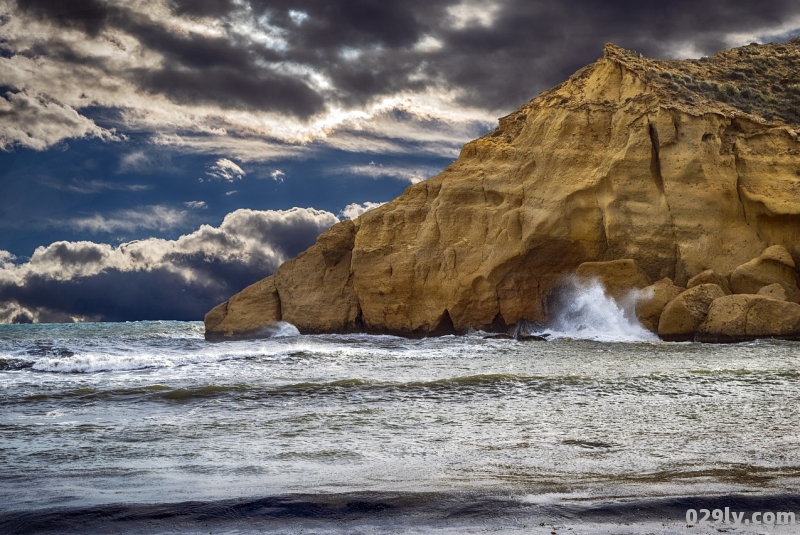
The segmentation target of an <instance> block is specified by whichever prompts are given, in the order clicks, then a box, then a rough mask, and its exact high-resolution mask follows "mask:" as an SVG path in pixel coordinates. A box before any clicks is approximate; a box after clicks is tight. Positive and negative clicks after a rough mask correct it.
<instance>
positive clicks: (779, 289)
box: [757, 282, 786, 301]
mask: <svg viewBox="0 0 800 535" xmlns="http://www.w3.org/2000/svg"><path fill="white" fill-rule="evenodd" d="M757 295H764V296H766V297H771V298H773V299H777V300H778V301H786V290H785V289H784V288H783V286H781V285H780V284H778V283H777V282H776V283H775V284H770V285H769V286H764V287H763V288H761V289H760V290H759V291H758V294H757Z"/></svg>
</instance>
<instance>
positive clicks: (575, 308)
mask: <svg viewBox="0 0 800 535" xmlns="http://www.w3.org/2000/svg"><path fill="white" fill-rule="evenodd" d="M559 297H560V299H559V303H560V305H559V309H558V310H557V311H556V313H555V319H554V321H553V322H552V324H551V325H550V329H548V330H547V332H549V333H550V335H551V336H552V337H553V338H575V339H582V340H597V341H600V342H642V341H651V340H658V336H656V335H655V334H653V333H651V332H650V331H648V330H647V329H645V328H644V327H642V325H641V324H640V323H639V320H638V319H637V318H636V314H635V312H634V310H635V306H636V300H637V299H639V298H641V297H642V296H641V294H640V293H639V292H637V291H635V290H634V291H632V292H631V293H629V294H628V295H627V296H625V297H624V298H623V299H621V300H620V302H617V301H615V300H614V299H613V298H611V297H610V296H608V295H607V294H606V291H605V288H603V285H602V284H601V283H600V282H598V281H597V280H580V279H577V278H573V279H570V280H569V281H567V284H566V285H565V286H564V288H563V289H562V293H561V295H560V296H559Z"/></svg>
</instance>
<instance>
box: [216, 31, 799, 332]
mask: <svg viewBox="0 0 800 535" xmlns="http://www.w3.org/2000/svg"><path fill="white" fill-rule="evenodd" d="M797 60H800V41H797V40H795V41H791V42H789V43H783V44H780V45H763V46H750V47H744V48H742V49H735V50H731V51H725V52H722V53H720V54H718V55H717V56H714V57H713V58H704V59H701V60H687V61H656V60H651V59H647V58H642V57H641V56H640V55H638V54H635V53H633V52H629V51H625V50H622V49H620V48H618V47H616V46H613V45H607V46H606V49H605V54H604V56H603V57H602V58H601V59H599V60H598V61H597V62H596V63H593V64H592V65H589V66H588V67H586V68H584V69H582V70H580V71H578V72H577V73H576V74H575V75H573V76H572V77H571V78H570V79H569V80H567V81H566V82H564V83H563V84H561V85H559V86H557V87H555V88H553V89H551V90H548V91H545V92H544V93H542V94H541V95H539V96H538V97H537V98H535V99H534V100H532V101H531V102H529V103H528V104H525V105H524V106H522V107H521V108H520V109H519V110H517V111H516V112H514V113H512V114H511V115H508V116H506V117H504V118H502V119H500V125H499V127H498V128H497V129H496V130H495V131H494V132H492V133H490V134H488V135H486V136H484V137H482V138H480V139H477V140H475V141H472V142H470V143H467V144H466V145H465V146H464V148H463V150H462V151H461V155H460V157H459V158H458V160H457V161H455V162H454V163H453V164H452V165H450V166H449V167H448V168H447V169H445V170H444V171H443V172H442V173H441V174H439V175H437V176H435V177H433V178H430V179H428V180H426V181H424V182H421V183H419V184H415V185H413V186H411V187H409V188H408V189H407V190H406V192H405V193H404V194H403V195H401V196H400V197H398V198H397V199H395V200H394V201H392V202H389V203H387V204H385V205H383V206H381V207H379V208H377V209H374V210H372V211H370V212H367V213H365V214H364V215H362V216H361V217H360V218H358V219H356V220H355V221H345V222H342V223H339V224H337V225H335V226H333V227H332V228H331V229H330V230H328V231H327V232H325V233H324V234H322V235H321V236H320V237H319V239H318V240H317V243H316V244H315V245H314V246H312V247H311V248H309V249H308V250H307V251H305V252H304V253H302V254H300V255H299V256H297V257H296V258H294V259H292V260H289V261H288V262H286V263H284V264H283V265H282V266H281V267H280V268H279V269H278V271H277V272H276V273H275V274H274V275H273V276H272V277H268V278H267V279H265V280H263V281H261V282H259V283H257V284H255V285H253V286H250V287H248V288H246V289H244V290H243V291H242V292H240V293H239V294H237V295H236V296H234V297H232V298H231V299H230V300H229V301H228V302H227V303H223V304H221V305H219V306H218V307H216V308H214V309H213V310H212V311H211V312H209V314H208V315H207V316H206V333H207V336H208V337H209V338H211V339H226V338H231V337H239V336H248V335H257V333H258V332H260V329H263V328H266V327H268V326H269V325H271V324H273V323H274V322H276V321H287V322H290V323H292V324H294V325H295V326H297V328H298V329H299V330H300V331H301V332H304V333H323V332H325V333H328V332H353V331H367V332H372V333H394V334H401V335H410V336H414V335H434V334H445V333H453V332H463V331H466V330H467V329H470V328H474V329H485V330H493V331H501V330H505V329H507V328H508V327H509V326H512V325H514V324H515V323H516V322H517V321H518V320H520V319H529V320H537V321H547V319H548V316H550V315H551V313H552V310H550V307H551V305H552V302H553V301H552V299H551V297H552V295H553V294H554V292H555V291H556V289H557V288H558V286H559V284H560V283H561V281H562V280H563V278H564V276H565V275H566V274H570V273H574V272H575V271H576V269H577V268H578V266H580V265H581V264H582V263H584V262H603V261H612V260H618V259H619V260H621V259H627V260H630V261H634V262H635V264H636V266H638V267H637V269H639V270H641V272H642V273H643V274H644V276H645V277H646V280H647V284H649V281H652V280H661V279H664V278H669V279H670V281H673V282H674V284H675V285H677V286H678V287H684V286H686V285H687V284H688V283H689V282H690V279H692V278H693V277H696V276H698V275H702V274H703V273H705V272H707V271H708V270H712V271H713V272H714V273H717V274H721V275H728V274H731V273H734V270H737V269H738V268H739V267H740V266H742V265H743V264H746V263H747V262H750V261H751V260H752V259H754V258H761V256H760V255H761V253H762V252H764V251H765V250H769V249H768V247H770V246H774V245H780V246H783V248H785V250H787V251H790V252H791V253H790V254H789V260H791V259H792V258H791V257H792V254H795V255H798V254H800V249H798V245H800V195H798V192H800V143H798V139H797V133H796V132H795V130H794V128H793V124H794V122H793V121H795V120H797V119H800V116H798V117H795V115H793V113H794V112H793V111H792V110H793V109H794V108H791V107H788V108H787V107H786V106H784V104H786V102H793V100H791V99H793V98H794V96H793V95H795V92H797V93H798V94H800V89H798V85H797V84H798V83H800V80H798V79H795V78H792V77H791V76H794V75H795V74H797V73H796V68H795V67H794V65H796V64H797V63H796V61H797ZM763 65H767V66H768V67H769V68H768V69H767V70H763V69H761V67H762V66H763ZM737 69H738V70H737ZM742 69H745V70H742ZM747 69H750V70H747ZM751 71H752V73H751ZM762 71H763V72H762ZM742 72H744V73H745V74H741V73H742ZM736 73H739V74H736ZM772 73H774V74H772ZM792 73H794V74H792ZM740 75H741V76H745V78H746V79H744V80H739V77H740ZM770 77H776V79H775V80H771V78H770ZM796 78H800V77H796ZM759 80H762V81H764V83H765V84H766V85H765V87H767V88H768V89H769V88H770V87H772V86H774V87H775V88H777V89H775V90H774V91H773V89H769V90H767V89H765V90H764V91H766V92H761V93H759V95H760V97H758V98H756V97H754V96H753V95H754V92H753V91H756V89H753V87H761V86H760V85H759V83H760V82H759ZM773 82H774V83H773ZM754 84H755V85H754ZM751 86H752V87H751ZM729 89H730V90H729ZM778 90H780V92H779V91H778ZM762 97H763V98H762ZM790 97H791V98H790ZM762 100H763V102H762ZM751 101H752V102H751ZM756 101H758V103H760V104H758V105H756V104H755V102H756ZM773 101H774V102H773ZM770 103H773V104H774V105H773V104H770ZM762 104H763V105H762ZM786 260H787V259H786V258H783V257H782V258H780V259H775V258H772V257H770V258H762V259H761V260H759V261H758V262H757V263H758V264H759V265H757V266H750V267H748V268H747V269H746V270H745V271H747V270H749V271H747V273H740V274H739V275H741V277H740V276H739V275H736V276H733V277H732V278H731V280H730V285H731V288H730V289H728V288H725V287H720V291H721V292H722V293H723V294H725V293H727V292H729V291H731V290H733V291H734V292H735V291H736V287H737V285H739V284H740V283H741V284H745V282H742V281H751V282H752V280H753V279H752V277H751V276H750V275H749V274H748V273H750V272H752V271H753V270H755V271H759V270H760V271H761V272H764V271H765V269H762V267H763V266H761V264H768V265H769V269H768V270H766V271H769V274H768V276H767V278H766V279H764V280H765V281H766V280H767V279H768V282H769V283H770V284H776V283H777V284H780V285H781V286H782V288H783V289H784V291H785V292H786V293H787V295H788V296H790V299H792V300H794V299H795V297H796V294H794V293H793V292H794V289H793V288H792V287H791V285H790V284H788V281H789V271H791V269H790V270H789V271H787V270H786V269H784V268H786V267H787V266H788V264H787V263H786ZM777 264H779V265H777ZM776 265H777V266H776ZM781 266H783V267H781ZM751 268H752V269H751ZM773 268H774V269H773ZM641 281H645V279H644V278H642V279H641ZM641 281H637V282H636V284H637V285H641V284H642V283H643V282H641ZM692 282H694V285H695V286H696V287H699V286H706V285H707V284H714V279H713V277H709V276H708V274H706V275H703V276H702V277H701V280H694V281H692ZM761 282H762V281H760V280H759V281H756V282H755V283H753V284H750V283H747V284H750V286H747V291H748V292H749V291H751V290H752V288H751V286H752V287H753V288H754V286H756V285H758V284H760V283H761ZM726 283H727V280H726ZM784 283H786V284H785V285H784ZM719 286H721V285H719ZM719 286H718V287H719ZM784 286H785V287H784ZM795 287H796V286H795ZM739 289H741V288H739ZM758 289H759V288H756V289H755V290H756V291H758ZM760 299H770V298H769V297H767V296H762V297H761V298H760ZM716 301H717V300H714V301H713V302H714V303H716ZM667 306H668V305H667ZM798 306H800V305H798ZM656 308H657V307H656ZM711 309H712V311H713V310H714V307H713V304H712V306H711ZM748 310H750V309H748ZM653 317H654V316H653V314H652V313H651V315H650V319H649V321H650V322H651V324H652V321H653ZM703 321H705V320H703ZM651 326H652V325H651Z"/></svg>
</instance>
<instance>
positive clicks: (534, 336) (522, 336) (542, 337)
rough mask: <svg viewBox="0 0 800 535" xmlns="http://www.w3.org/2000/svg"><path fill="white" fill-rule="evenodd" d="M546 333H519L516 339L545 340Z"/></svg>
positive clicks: (528, 340) (522, 340) (524, 340)
mask: <svg viewBox="0 0 800 535" xmlns="http://www.w3.org/2000/svg"><path fill="white" fill-rule="evenodd" d="M547 336H548V335H546V334H545V335H538V334H526V333H519V334H518V335H517V340H519V341H520V342H547Z"/></svg>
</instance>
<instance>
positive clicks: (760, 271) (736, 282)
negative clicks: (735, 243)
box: [730, 245, 800, 303]
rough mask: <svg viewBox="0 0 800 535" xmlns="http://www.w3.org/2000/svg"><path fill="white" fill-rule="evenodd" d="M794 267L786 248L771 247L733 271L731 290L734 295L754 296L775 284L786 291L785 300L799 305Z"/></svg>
mask: <svg viewBox="0 0 800 535" xmlns="http://www.w3.org/2000/svg"><path fill="white" fill-rule="evenodd" d="M794 267H795V264H794V260H792V255H791V254H789V251H788V250H787V249H786V247H784V246H782V245H773V246H772V247H768V248H767V249H765V250H764V251H763V252H762V253H761V254H760V255H759V256H757V257H756V258H754V259H752V260H751V261H749V262H747V263H745V264H742V265H741V266H738V267H737V268H736V269H734V270H733V273H732V274H731V284H730V286H731V290H732V291H733V293H736V294H756V293H758V291H759V290H760V289H761V288H763V287H764V286H769V285H771V284H775V283H777V284H780V285H781V286H782V287H783V289H784V290H785V291H786V299H787V300H789V301H792V302H794V303H800V289H798V287H797V274H796V273H795V271H794Z"/></svg>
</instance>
